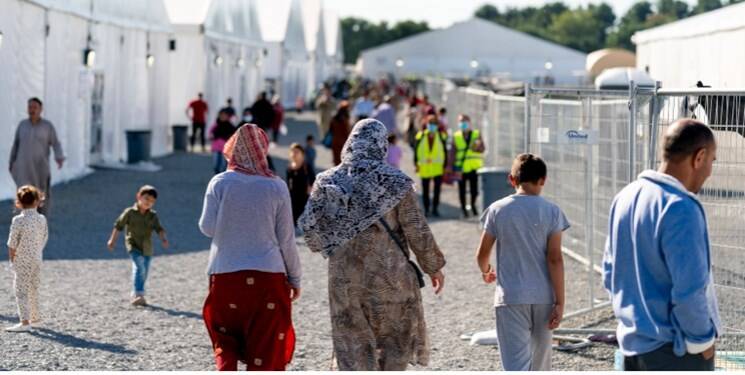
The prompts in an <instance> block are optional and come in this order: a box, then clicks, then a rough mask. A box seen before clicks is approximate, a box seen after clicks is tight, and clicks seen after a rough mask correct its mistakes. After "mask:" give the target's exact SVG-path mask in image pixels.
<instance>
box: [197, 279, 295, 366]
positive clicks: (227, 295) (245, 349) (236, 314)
mask: <svg viewBox="0 0 745 375" xmlns="http://www.w3.org/2000/svg"><path fill="white" fill-rule="evenodd" d="M291 308H292V303H291V302H290V286H289V284H288V283H287V276H285V275H284V274H282V273H267V272H259V271H239V272H232V273H225V274H218V275H211V276H210V293H209V295H208V296H207V300H206V301H205V302H204V309H203V311H202V315H203V316H204V323H205V324H206V325H207V331H208V332H209V335H210V339H212V348H213V349H214V352H215V362H216V364H217V369H218V370H220V371H236V370H237V369H238V361H242V362H244V363H245V364H246V366H247V370H257V371H271V370H278V371H282V370H284V369H285V366H287V364H289V363H290V361H291V360H292V354H293V352H294V351H295V330H294V329H293V327H292V309H291Z"/></svg>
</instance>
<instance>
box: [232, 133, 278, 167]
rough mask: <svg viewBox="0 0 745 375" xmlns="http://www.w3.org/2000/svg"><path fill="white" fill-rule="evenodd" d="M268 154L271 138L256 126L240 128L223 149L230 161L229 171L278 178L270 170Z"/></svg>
mask: <svg viewBox="0 0 745 375" xmlns="http://www.w3.org/2000/svg"><path fill="white" fill-rule="evenodd" d="M268 153H269V138H268V137H267V136H266V133H264V131H263V130H261V129H260V128H259V127H258V126H256V125H254V124H246V125H243V126H241V127H240V128H238V131H236V132H235V134H233V136H232V137H230V139H229V140H228V142H227V143H226V144H225V148H224V149H223V155H225V159H227V160H228V170H231V171H236V172H240V173H244V174H248V175H255V176H264V177H270V178H272V177H276V176H275V174H274V172H272V171H271V170H270V169H269V163H268V162H267V155H268Z"/></svg>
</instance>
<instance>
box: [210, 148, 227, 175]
mask: <svg viewBox="0 0 745 375" xmlns="http://www.w3.org/2000/svg"><path fill="white" fill-rule="evenodd" d="M212 160H213V161H214V165H215V174H218V173H222V172H225V170H226V169H228V161H227V160H225V157H224V156H223V155H222V152H213V153H212Z"/></svg>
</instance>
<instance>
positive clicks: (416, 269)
mask: <svg viewBox="0 0 745 375" xmlns="http://www.w3.org/2000/svg"><path fill="white" fill-rule="evenodd" d="M380 223H381V224H383V228H385V230H386V232H388V235H389V236H391V238H392V239H393V241H394V242H395V243H396V245H398V248H399V249H401V252H403V253H404V257H406V260H407V261H408V262H409V265H411V268H413V269H414V272H415V273H416V279H417V281H418V282H419V288H424V285H425V284H424V273H423V272H422V270H420V269H419V266H417V265H416V263H414V261H413V260H411V259H409V253H408V252H407V251H406V247H405V246H404V244H403V243H401V240H400V239H399V238H398V237H396V235H395V234H394V233H393V231H392V230H391V227H389V226H388V223H386V222H385V219H383V218H382V217H381V218H380Z"/></svg>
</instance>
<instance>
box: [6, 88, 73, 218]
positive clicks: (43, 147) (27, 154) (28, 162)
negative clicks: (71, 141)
mask: <svg viewBox="0 0 745 375" xmlns="http://www.w3.org/2000/svg"><path fill="white" fill-rule="evenodd" d="M42 108H43V105H42V102H41V100H39V99H38V98H31V99H29V101H28V119H26V120H23V121H21V122H20V123H19V124H18V129H17V130H16V135H15V139H14V140H13V147H12V149H11V151H10V174H11V175H12V176H13V180H14V181H15V183H16V185H17V186H23V185H33V186H35V187H36V188H38V189H39V190H41V191H42V192H43V193H44V195H45V201H44V203H43V204H42V205H41V206H40V207H39V212H40V213H42V214H44V215H45V216H49V207H50V199H51V187H50V180H51V172H50V168H49V154H50V151H49V149H50V148H52V149H54V160H56V161H57V167H59V168H60V169H62V165H63V164H64V162H65V155H64V153H63V152H62V145H61V144H60V142H59V139H57V132H56V131H55V130H54V125H52V123H51V122H49V121H48V120H46V119H43V118H42V117H41V111H42Z"/></svg>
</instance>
